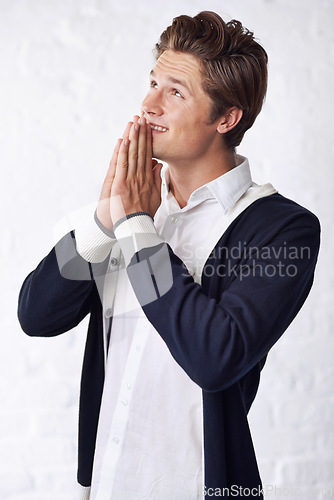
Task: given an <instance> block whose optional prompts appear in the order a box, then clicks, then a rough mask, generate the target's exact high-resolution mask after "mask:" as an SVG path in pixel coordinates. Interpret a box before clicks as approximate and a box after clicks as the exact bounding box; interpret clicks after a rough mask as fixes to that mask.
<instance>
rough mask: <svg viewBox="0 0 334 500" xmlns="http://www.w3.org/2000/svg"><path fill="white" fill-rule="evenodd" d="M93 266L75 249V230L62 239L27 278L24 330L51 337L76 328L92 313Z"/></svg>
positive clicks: (23, 292) (20, 308)
mask: <svg viewBox="0 0 334 500" xmlns="http://www.w3.org/2000/svg"><path fill="white" fill-rule="evenodd" d="M93 288H94V281H93V280H92V270H91V266H90V265H89V264H88V263H87V262H86V261H85V260H83V259H82V258H81V257H80V256H79V255H78V254H77V253H76V250H75V240H74V235H73V233H69V234H67V235H66V236H64V238H62V239H61V240H60V241H59V243H58V244H57V245H56V247H55V248H53V249H52V250H51V252H50V253H49V255H47V256H46V257H45V258H44V259H43V260H42V262H41V263H40V264H39V265H38V267H37V268H36V269H35V271H33V272H32V273H30V274H29V276H28V277H27V278H26V280H25V281H24V283H23V285H22V288H21V291H20V295H19V304H18V318H19V321H20V324H21V326H22V329H23V330H24V332H25V333H27V334H28V335H31V336H45V337H51V336H55V335H59V334H61V333H63V332H65V331H68V330H70V329H71V328H74V327H75V326H76V325H78V323H80V321H81V320H82V319H83V318H84V317H85V316H86V315H87V314H88V313H89V312H90V297H91V293H92V292H93Z"/></svg>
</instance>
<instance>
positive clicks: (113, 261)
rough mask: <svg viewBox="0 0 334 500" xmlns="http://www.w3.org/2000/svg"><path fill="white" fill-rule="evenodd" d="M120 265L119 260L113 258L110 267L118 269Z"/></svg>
mask: <svg viewBox="0 0 334 500" xmlns="http://www.w3.org/2000/svg"><path fill="white" fill-rule="evenodd" d="M117 264H118V260H117V259H116V258H115V257H111V259H110V262H109V265H110V267H116V266H117Z"/></svg>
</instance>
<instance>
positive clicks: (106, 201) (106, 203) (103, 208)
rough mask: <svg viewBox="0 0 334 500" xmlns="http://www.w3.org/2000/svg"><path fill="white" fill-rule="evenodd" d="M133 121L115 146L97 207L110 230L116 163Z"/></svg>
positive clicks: (103, 221) (104, 224)
mask: <svg viewBox="0 0 334 500" xmlns="http://www.w3.org/2000/svg"><path fill="white" fill-rule="evenodd" d="M131 125H132V122H129V123H128V125H127V127H126V129H125V131H124V134H123V138H122V139H118V141H117V144H116V146H115V149H114V152H113V155H112V158H111V161H110V164H109V168H108V172H107V175H106V177H105V179H104V182H103V185H102V190H101V195H100V199H99V202H98V204H97V209H96V215H97V218H98V219H99V221H100V222H101V224H102V225H103V226H104V227H105V228H106V229H107V230H108V231H110V232H112V230H113V222H112V220H111V215H110V192H111V187H112V183H113V181H114V177H115V172H116V164H117V157H118V153H119V149H120V146H121V144H122V140H124V139H126V138H128V137H129V133H130V128H131Z"/></svg>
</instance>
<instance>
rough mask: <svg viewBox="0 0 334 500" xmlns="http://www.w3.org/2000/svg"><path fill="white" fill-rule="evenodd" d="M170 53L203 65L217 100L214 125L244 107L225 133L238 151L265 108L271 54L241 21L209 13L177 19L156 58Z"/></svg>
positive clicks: (207, 87)
mask: <svg viewBox="0 0 334 500" xmlns="http://www.w3.org/2000/svg"><path fill="white" fill-rule="evenodd" d="M168 49H171V50H175V51H176V52H186V53H189V54H191V55H193V56H195V57H197V58H198V59H199V60H200V61H201V65H202V73H203V90H204V91H205V92H206V93H207V94H208V96H209V97H210V98H211V100H212V110H211V115H210V120H211V122H214V121H215V120H216V119H217V118H219V117H220V116H222V115H224V114H225V113H226V111H227V110H228V109H229V108H231V107H233V106H236V107H237V108H240V109H242V111H243V116H242V118H241V120H240V122H239V123H238V124H237V125H236V126H235V127H234V128H233V129H231V130H230V131H229V132H227V133H226V134H224V138H225V142H226V145H227V147H229V148H231V149H234V148H235V147H236V146H238V145H239V144H240V142H241V140H242V138H243V136H244V133H245V132H246V130H248V129H249V128H250V127H251V126H252V125H253V123H254V121H255V118H256V117H257V115H258V114H259V112H260V111H261V108H262V104H263V101H264V98H265V95H266V90H267V62H268V56H267V53H266V51H265V50H264V49H263V47H261V45H260V44H259V43H257V42H256V41H255V39H254V34H253V33H252V32H251V31H249V30H248V29H247V28H245V27H244V26H242V24H241V23H240V21H236V20H232V21H230V22H227V23H225V22H224V21H223V19H222V18H221V17H220V16H219V15H218V14H216V13H215V12H210V11H204V12H200V13H199V14H198V15H197V16H195V17H189V16H179V17H176V18H175V19H173V23H172V24H171V26H168V28H167V29H166V30H165V31H164V32H163V33H162V34H161V36H160V40H159V42H158V43H157V44H156V58H158V57H159V56H160V55H161V54H162V53H163V52H164V51H165V50H168Z"/></svg>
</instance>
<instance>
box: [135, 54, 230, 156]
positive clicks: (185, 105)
mask: <svg viewBox="0 0 334 500" xmlns="http://www.w3.org/2000/svg"><path fill="white" fill-rule="evenodd" d="M142 108H143V111H144V115H145V118H146V119H147V121H148V122H149V123H151V125H152V126H156V127H160V128H162V130H156V129H153V130H152V136H153V156H154V157H155V158H158V159H160V160H163V161H166V162H167V163H169V164H173V163H175V162H177V163H179V162H183V163H184V162H187V161H188V162H189V161H190V162H192V161H196V160H199V159H201V158H204V157H205V155H206V154H207V153H208V151H211V150H212V148H214V147H216V146H217V145H218V144H220V145H221V138H220V137H218V136H220V134H219V133H218V132H217V123H216V122H215V123H213V124H210V123H209V116H210V110H211V100H210V98H209V96H208V95H207V94H205V93H204V91H203V89H202V75H201V72H200V62H199V61H198V60H197V58H195V57H194V56H192V55H190V54H184V53H181V52H175V51H173V50H166V51H165V52H164V53H163V54H162V55H161V56H160V57H159V59H158V61H157V63H156V65H155V67H154V69H153V70H152V72H151V84H150V90H149V92H148V94H147V96H146V98H145V99H144V101H143V104H142Z"/></svg>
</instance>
